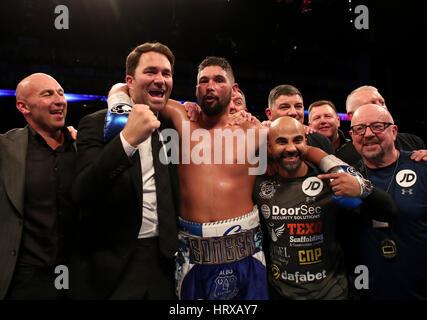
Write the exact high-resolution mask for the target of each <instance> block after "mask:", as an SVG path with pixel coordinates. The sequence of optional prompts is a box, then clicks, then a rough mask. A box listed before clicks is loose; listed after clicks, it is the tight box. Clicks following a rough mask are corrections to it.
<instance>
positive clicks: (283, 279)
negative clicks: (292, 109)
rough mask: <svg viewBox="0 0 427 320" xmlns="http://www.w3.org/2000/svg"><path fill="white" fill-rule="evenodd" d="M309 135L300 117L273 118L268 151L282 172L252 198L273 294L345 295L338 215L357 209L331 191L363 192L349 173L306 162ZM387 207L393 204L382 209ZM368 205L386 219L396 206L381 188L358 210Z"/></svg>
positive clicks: (260, 183)
mask: <svg viewBox="0 0 427 320" xmlns="http://www.w3.org/2000/svg"><path fill="white" fill-rule="evenodd" d="M306 140H307V139H306V137H305V132H304V127H303V125H302V124H301V123H300V122H299V121H298V120H296V119H294V118H291V117H287V116H284V117H280V118H278V119H277V120H275V121H273V122H272V124H271V126H270V130H269V133H268V152H269V155H270V157H271V158H272V159H273V160H274V161H276V162H277V164H278V167H279V171H278V174H276V175H274V176H268V175H264V176H260V177H258V178H257V180H256V182H255V188H254V193H253V197H254V199H255V202H256V204H257V205H258V207H259V209H260V211H261V213H262V216H263V226H264V229H266V232H265V234H266V236H265V237H264V240H265V244H264V248H265V250H266V252H268V253H269V254H268V255H267V262H268V263H267V266H268V267H267V269H268V270H269V272H268V280H269V284H270V298H272V299H295V300H300V299H310V300H313V299H328V300H331V299H334V300H335V299H337V300H342V299H347V298H348V283H347V274H346V270H345V262H344V255H343V252H342V249H341V246H340V244H339V241H338V233H339V231H343V230H345V227H346V226H344V225H342V224H341V223H340V221H339V220H340V218H341V217H342V216H344V215H350V214H355V213H354V212H346V211H345V209H344V208H343V207H341V206H340V205H339V204H338V203H337V202H335V201H334V200H333V196H334V195H335V196H344V197H352V198H356V197H359V196H360V186H359V184H358V183H357V179H356V178H355V177H354V176H352V175H351V174H348V173H332V174H325V175H319V173H320V171H319V169H318V168H317V167H316V166H315V165H313V164H312V163H310V162H308V161H306V157H305V155H306V151H307V142H306ZM321 179H324V180H323V181H322V180H321ZM329 179H333V180H332V181H331V182H329ZM385 207H386V208H392V209H390V211H387V210H388V209H387V210H384V211H380V210H379V209H380V208H385ZM366 208H369V209H370V212H376V213H377V215H376V218H377V219H379V220H386V221H387V220H388V219H389V218H390V217H392V216H393V215H394V214H395V211H396V210H395V208H394V207H393V202H392V199H391V198H390V197H388V196H387V195H386V194H385V193H384V192H381V191H378V190H373V191H372V193H371V194H370V195H368V196H367V197H366V198H364V199H363V201H362V205H361V207H360V213H359V214H364V212H365V211H366ZM393 209H394V211H393ZM267 234H268V236H267ZM266 244H268V246H267V245H266ZM267 248H268V249H267Z"/></svg>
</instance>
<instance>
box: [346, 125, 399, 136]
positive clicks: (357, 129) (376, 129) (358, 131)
mask: <svg viewBox="0 0 427 320" xmlns="http://www.w3.org/2000/svg"><path fill="white" fill-rule="evenodd" d="M391 125H393V123H390V122H372V123H371V124H370V125H366V124H357V125H355V126H352V127H350V129H351V131H352V132H353V134H354V135H356V136H362V135H364V134H365V133H366V128H370V129H371V131H372V132H373V133H381V132H383V131H384V130H385V129H387V128H388V127H389V126H391Z"/></svg>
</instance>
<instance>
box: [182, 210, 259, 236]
mask: <svg viewBox="0 0 427 320" xmlns="http://www.w3.org/2000/svg"><path fill="white" fill-rule="evenodd" d="M257 226H259V215H258V207H257V206H254V208H253V209H252V211H251V212H249V213H247V214H245V215H243V216H240V217H236V218H232V219H227V220H220V221H215V222H207V223H198V222H192V221H187V220H184V219H182V218H179V229H180V230H181V231H183V232H185V233H187V234H189V235H192V236H197V237H221V236H226V235H228V234H231V233H237V232H240V231H244V230H250V229H253V228H255V227H257Z"/></svg>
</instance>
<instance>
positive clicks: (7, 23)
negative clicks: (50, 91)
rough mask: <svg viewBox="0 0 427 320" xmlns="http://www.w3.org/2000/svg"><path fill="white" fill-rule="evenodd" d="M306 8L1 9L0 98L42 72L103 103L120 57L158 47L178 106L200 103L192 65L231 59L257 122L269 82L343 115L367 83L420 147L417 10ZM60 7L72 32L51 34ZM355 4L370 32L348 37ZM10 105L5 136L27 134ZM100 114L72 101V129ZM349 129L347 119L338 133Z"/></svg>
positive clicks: (342, 0)
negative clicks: (151, 44) (147, 45)
mask: <svg viewBox="0 0 427 320" xmlns="http://www.w3.org/2000/svg"><path fill="white" fill-rule="evenodd" d="M303 2H304V1H303V0H246V1H244V0H156V1H154V0H140V1H136V0H72V1H71V0H59V1H54V0H37V1H35V0H18V1H2V2H1V4H0V8H1V13H0V24H1V51H0V76H1V79H0V89H15V87H16V85H17V83H18V82H19V81H20V80H21V79H22V78H24V77H26V76H28V75H29V74H31V73H34V72H45V73H48V74H50V75H52V76H53V77H54V78H56V79H57V80H58V82H59V83H60V84H61V85H62V87H63V88H64V89H65V91H66V92H68V93H82V94H94V95H103V96H105V95H106V94H107V92H108V90H109V88H110V87H111V86H112V85H113V84H114V83H116V82H123V81H124V77H125V73H124V70H125V59H126V56H127V54H128V53H129V52H130V51H131V50H132V49H133V48H134V47H135V46H137V45H138V44H141V43H143V42H146V41H160V42H162V43H164V44H166V45H168V46H169V47H170V48H171V49H172V51H173V52H174V54H175V56H176V69H175V74H174V88H173V91H172V96H171V97H172V98H174V99H177V100H190V101H195V79H196V69H197V65H198V64H199V63H200V62H201V60H203V59H204V58H205V57H206V56H208V55H217V56H223V57H225V58H227V59H228V60H229V61H230V62H231V64H232V66H233V68H234V72H235V76H236V81H237V82H238V83H239V86H240V88H241V89H242V90H243V91H244V92H245V94H246V99H247V104H248V109H249V111H250V112H252V113H253V114H255V115H257V116H258V117H259V118H260V119H261V120H263V119H265V115H264V109H265V107H266V106H267V97H268V93H269V91H270V90H271V89H272V88H273V87H275V86H276V85H279V84H285V83H288V84H292V85H294V86H296V87H297V88H298V89H300V91H301V92H302V94H303V97H304V104H305V106H306V108H308V106H309V104H310V103H312V102H313V101H315V100H319V99H328V100H332V101H333V102H334V103H335V104H336V106H337V109H338V112H341V113H345V99H346V96H347V95H348V93H349V92H350V91H352V90H353V89H355V88H356V87H358V86H361V85H367V84H368V85H373V86H375V87H377V88H378V89H379V91H380V93H381V94H382V95H383V97H384V98H385V100H386V104H387V106H388V108H389V109H390V111H391V113H392V115H393V117H394V119H395V122H396V123H397V124H398V126H399V130H400V131H401V132H410V133H414V134H417V135H419V136H420V137H422V138H423V139H424V141H427V134H426V130H425V129H424V127H425V126H426V120H425V117H424V116H423V113H424V107H425V101H424V91H425V89H424V86H425V85H424V83H425V80H424V77H425V73H424V72H423V71H422V70H424V64H425V60H424V59H425V57H426V55H425V53H426V50H425V46H426V44H425V42H426V41H425V31H426V28H425V25H426V23H425V20H426V17H425V15H426V12H425V10H424V4H423V2H422V1H406V2H403V1H372V0H360V1H354V0H352V1H351V2H349V1H348V0H312V1H311V5H309V6H308V9H311V10H308V12H305V13H304V12H303V10H302V9H303V6H304V5H303ZM350 3H351V5H350ZM60 4H61V5H66V6H67V7H68V9H69V29H68V30H56V29H55V26H54V21H55V18H56V17H57V14H55V13H54V9H55V7H56V6H57V5H60ZM359 4H363V5H366V6H367V7H368V8H369V29H368V30H357V29H356V28H355V25H354V19H355V18H356V17H357V14H355V13H354V9H355V7H356V6H357V5H359ZM349 8H352V10H353V11H350V10H349ZM350 20H353V23H352V22H350ZM14 105H15V100H14V97H0V110H1V117H0V133H3V132H5V131H7V130H9V129H11V128H14V127H20V126H24V125H25V122H24V119H23V117H22V115H21V114H20V113H19V112H18V111H17V110H16V108H15V106H14ZM104 107H106V103H105V102H102V101H98V102H71V103H69V110H68V116H67V124H69V125H73V126H75V127H77V125H78V122H79V120H80V118H81V117H82V116H83V115H85V114H88V113H91V112H94V111H96V110H98V109H100V108H104ZM348 125H349V123H348V122H342V127H344V130H345V131H347V130H348Z"/></svg>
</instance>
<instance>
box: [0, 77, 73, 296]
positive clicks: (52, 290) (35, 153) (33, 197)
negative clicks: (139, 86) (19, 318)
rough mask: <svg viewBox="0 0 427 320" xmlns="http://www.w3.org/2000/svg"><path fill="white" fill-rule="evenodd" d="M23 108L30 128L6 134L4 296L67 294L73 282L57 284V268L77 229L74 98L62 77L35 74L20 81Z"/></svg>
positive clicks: (1, 165)
mask: <svg viewBox="0 0 427 320" xmlns="http://www.w3.org/2000/svg"><path fill="white" fill-rule="evenodd" d="M16 107H17V109H18V110H19V111H20V112H21V113H22V114H23V116H24V118H25V120H26V121H27V123H28V125H27V126H26V127H24V128H18V129H12V130H10V131H9V132H7V133H5V134H3V135H0V158H1V162H0V256H1V259H0V299H17V300H27V299H29V300H33V299H34V300H35V299H37V300H44V299H48V300H55V299H62V298H64V297H65V294H64V293H65V292H66V291H67V290H63V289H67V283H68V281H67V279H66V278H63V279H62V280H61V283H60V284H59V285H58V283H57V285H56V286H55V279H56V278H57V277H58V276H59V273H58V274H56V273H55V268H56V267H57V266H60V265H65V266H66V265H67V262H68V257H69V254H70V252H71V245H72V243H74V241H73V240H72V239H73V236H74V234H75V233H76V232H75V228H74V226H75V225H76V224H75V221H74V220H75V219H76V215H75V212H76V211H75V207H74V204H73V202H72V200H71V193H70V191H71V184H72V179H73V172H74V163H75V158H76V150H75V145H74V141H73V138H72V137H71V135H70V133H69V131H68V130H67V128H65V117H66V114H67V101H66V100H65V97H64V90H63V89H62V87H61V86H60V85H59V83H58V82H57V81H56V80H55V79H54V78H52V77H51V76H49V75H47V74H43V73H35V74H32V75H30V76H28V77H26V78H25V79H23V80H22V81H21V82H20V83H19V84H18V86H17V88H16ZM61 270H64V269H61ZM61 273H62V272H61ZM64 276H65V277H66V275H64Z"/></svg>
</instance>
